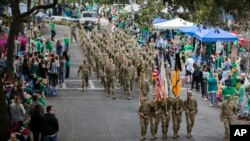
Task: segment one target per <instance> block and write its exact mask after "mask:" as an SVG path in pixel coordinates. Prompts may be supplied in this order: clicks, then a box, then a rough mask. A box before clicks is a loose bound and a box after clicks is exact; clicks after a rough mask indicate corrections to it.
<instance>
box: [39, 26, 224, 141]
mask: <svg viewBox="0 0 250 141" xmlns="http://www.w3.org/2000/svg"><path fill="white" fill-rule="evenodd" d="M56 28H57V31H59V32H58V33H57V35H56V39H62V38H63V35H64V33H68V32H69V27H66V26H61V25H57V27H56ZM102 28H103V27H102ZM43 30H44V32H47V33H49V31H48V25H46V27H45V28H44V29H43ZM45 36H47V37H49V35H45ZM69 54H70V56H71V68H70V78H69V79H67V80H65V86H63V87H62V88H58V91H59V95H58V97H54V98H48V99H47V101H48V104H50V105H53V106H54V107H55V109H56V115H57V117H58V120H59V124H60V130H59V133H58V138H59V140H60V141H79V140H81V141H138V140H139V139H140V124H139V117H138V113H137V110H138V95H137V91H136V89H135V88H134V89H133V94H132V100H130V101H128V100H127V96H126V95H124V93H123V90H122V89H121V88H119V86H116V89H115V93H116V94H117V99H116V100H113V99H111V98H110V97H106V96H105V93H104V88H103V86H102V84H101V82H100V81H99V80H98V79H97V78H96V75H95V73H92V75H91V77H90V80H89V88H88V90H87V91H86V92H82V91H81V80H80V78H79V77H78V76H77V70H78V67H79V65H80V64H81V63H82V59H83V54H82V49H81V48H80V45H79V41H78V42H77V43H72V44H70V49H69ZM194 97H195V98H196V99H197V102H198V110H199V111H198V114H197V116H196V119H195V125H194V129H193V133H192V134H193V137H192V138H191V139H187V138H186V119H185V118H186V117H185V113H183V114H182V123H181V129H180V133H179V134H180V137H179V138H177V139H173V138H172V137H173V127H172V121H171V122H170V126H169V129H168V130H169V131H168V139H167V140H169V141H172V140H175V141H185V140H188V141H222V140H224V127H223V123H222V122H220V119H219V111H220V110H219V109H218V108H215V107H209V101H204V100H203V99H202V97H201V94H200V93H197V92H195V91H194ZM181 98H182V99H185V98H186V88H182V89H181ZM161 136H162V134H161V125H159V127H158V133H157V139H156V140H157V141H160V140H162V139H161ZM146 140H150V127H149V126H148V132H147V139H146Z"/></svg>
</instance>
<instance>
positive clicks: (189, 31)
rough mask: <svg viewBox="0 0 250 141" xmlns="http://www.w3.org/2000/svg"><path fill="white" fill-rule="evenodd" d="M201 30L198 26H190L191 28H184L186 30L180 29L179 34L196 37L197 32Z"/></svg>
mask: <svg viewBox="0 0 250 141" xmlns="http://www.w3.org/2000/svg"><path fill="white" fill-rule="evenodd" d="M198 30H199V27H197V26H196V25H194V26H190V27H184V28H180V29H179V32H182V33H185V34H188V35H191V36H192V35H194V33H195V32H197V31H198Z"/></svg>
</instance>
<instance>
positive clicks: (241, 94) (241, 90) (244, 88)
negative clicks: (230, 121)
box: [237, 79, 246, 117]
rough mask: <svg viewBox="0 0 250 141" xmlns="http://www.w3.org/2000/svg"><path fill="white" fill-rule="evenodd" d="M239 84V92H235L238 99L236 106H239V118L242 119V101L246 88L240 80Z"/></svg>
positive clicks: (242, 80)
mask: <svg viewBox="0 0 250 141" xmlns="http://www.w3.org/2000/svg"><path fill="white" fill-rule="evenodd" d="M239 82H240V83H241V86H240V90H239V91H238V92H237V94H238V97H239V99H238V102H239V103H238V105H239V110H240V115H241V117H243V115H244V114H243V99H244V95H245V93H246V87H245V85H244V79H241V80H240V81H239Z"/></svg>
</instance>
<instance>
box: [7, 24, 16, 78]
mask: <svg viewBox="0 0 250 141" xmlns="http://www.w3.org/2000/svg"><path fill="white" fill-rule="evenodd" d="M17 24H18V23H15V22H11V23H10V32H9V36H8V43H7V47H8V48H7V75H8V76H9V80H13V79H14V66H13V63H14V49H15V36H16V33H17V26H16V25H17Z"/></svg>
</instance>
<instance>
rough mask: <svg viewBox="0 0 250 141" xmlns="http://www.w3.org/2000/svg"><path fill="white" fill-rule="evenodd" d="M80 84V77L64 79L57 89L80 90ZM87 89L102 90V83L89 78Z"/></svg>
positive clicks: (183, 88)
mask: <svg viewBox="0 0 250 141" xmlns="http://www.w3.org/2000/svg"><path fill="white" fill-rule="evenodd" d="M81 84H82V80H81V79H68V80H65V81H64V83H63V84H62V87H61V88H57V89H58V90H76V91H78V90H82V87H81ZM115 89H116V90H119V89H121V88H120V87H119V86H118V85H116V86H115ZM181 89H182V90H186V89H187V88H185V87H182V88H181ZM88 90H90V91H91V90H93V91H95V90H99V91H102V90H104V87H103V85H102V84H101V80H98V79H93V80H89V85H88ZM150 90H151V91H152V90H153V88H150Z"/></svg>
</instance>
